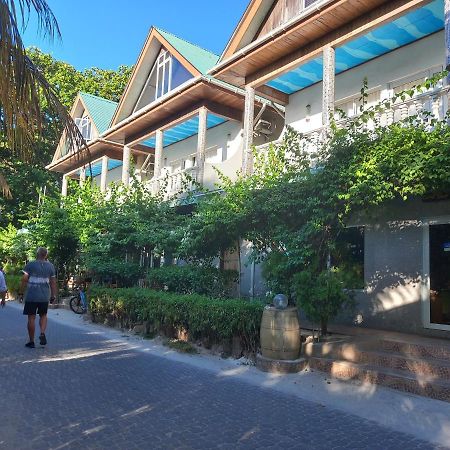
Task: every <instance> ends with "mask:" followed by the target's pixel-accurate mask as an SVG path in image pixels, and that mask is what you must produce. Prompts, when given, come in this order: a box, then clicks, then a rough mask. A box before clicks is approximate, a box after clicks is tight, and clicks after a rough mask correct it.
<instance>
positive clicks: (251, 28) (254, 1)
mask: <svg viewBox="0 0 450 450" xmlns="http://www.w3.org/2000/svg"><path fill="white" fill-rule="evenodd" d="M274 3H275V0H250V2H249V4H248V6H247V8H246V10H245V11H244V14H242V17H241V19H240V20H239V23H238V24H237V25H236V28H235V30H234V31H233V34H232V35H231V38H230V40H229V41H228V43H227V45H226V46H225V49H224V51H223V53H222V55H221V57H220V60H224V59H227V58H228V57H230V56H231V55H233V54H234V53H236V52H237V51H238V50H240V49H241V48H243V47H245V46H246V45H248V44H250V42H252V41H253V40H254V38H255V36H256V34H257V32H258V30H259V28H260V27H261V25H262V23H263V22H264V19H265V18H266V16H267V13H268V12H269V11H270V10H271V8H272V7H273V5H274Z"/></svg>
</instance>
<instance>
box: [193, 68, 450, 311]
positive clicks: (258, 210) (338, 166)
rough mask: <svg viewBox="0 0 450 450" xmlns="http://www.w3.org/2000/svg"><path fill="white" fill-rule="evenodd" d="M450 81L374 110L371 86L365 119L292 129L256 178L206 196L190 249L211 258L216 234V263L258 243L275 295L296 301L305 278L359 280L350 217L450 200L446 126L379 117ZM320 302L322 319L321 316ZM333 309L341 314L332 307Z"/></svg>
mask: <svg viewBox="0 0 450 450" xmlns="http://www.w3.org/2000/svg"><path fill="white" fill-rule="evenodd" d="M445 75H446V74H445V73H443V74H439V75H437V76H436V77H434V78H433V79H431V80H427V81H426V83H424V84H423V85H420V86H417V87H416V88H413V89H411V90H408V91H406V92H403V93H400V94H397V95H396V96H394V98H392V99H389V100H385V101H383V102H381V103H380V104H379V105H376V106H374V107H371V108H367V106H366V102H365V101H364V98H365V94H366V88H367V82H365V86H363V88H362V92H361V96H362V99H363V101H362V105H363V107H362V111H361V114H360V115H359V116H358V117H356V118H353V119H351V120H350V119H348V118H345V121H344V122H341V123H340V124H339V127H338V126H336V125H333V126H332V127H331V128H330V129H328V130H324V133H325V132H326V135H322V136H321V137H319V138H318V139H317V140H312V139H311V138H308V137H306V136H303V135H302V134H300V133H297V132H295V131H294V130H288V132H287V133H286V135H285V137H284V140H283V141H282V142H281V143H280V144H276V145H270V146H269V147H268V149H266V150H265V151H262V152H259V153H257V152H256V151H255V152H254V158H255V171H254V173H253V174H252V175H250V176H248V177H246V176H244V175H242V174H241V175H238V177H237V179H236V180H235V181H233V180H231V179H229V178H226V177H224V176H222V180H221V185H220V186H219V191H221V192H223V193H224V194H221V195H219V194H216V195H213V196H205V197H204V200H203V203H202V205H201V207H200V208H199V209H198V210H197V211H196V212H195V213H194V215H193V221H194V223H196V224H197V225H198V224H200V225H198V228H199V230H196V236H194V240H191V246H192V245H194V250H196V251H197V252H198V253H200V252H202V251H203V252H204V250H202V243H204V242H206V243H208V249H209V248H210V246H209V242H210V240H211V239H212V234H209V233H210V231H213V232H214V233H217V234H214V236H216V235H219V242H220V246H216V248H214V247H213V248H214V254H215V255H217V254H218V251H219V249H220V250H223V249H224V248H226V247H227V246H232V245H233V243H234V242H236V241H237V239H238V238H243V239H246V240H248V241H250V242H252V245H253V258H254V259H255V260H256V261H257V262H263V265H264V275H265V278H266V280H267V281H268V285H269V288H270V289H271V290H276V291H278V292H280V291H283V292H285V293H286V294H288V295H289V296H290V297H291V301H292V299H293V298H294V297H295V294H296V290H297V289H296V288H295V283H294V280H295V279H296V277H297V274H299V273H301V272H305V271H307V273H310V274H313V275H312V276H313V277H314V278H315V279H317V280H321V281H323V282H325V281H326V282H327V284H326V286H327V289H328V287H329V286H330V283H329V281H327V280H326V279H325V278H324V277H325V275H323V274H324V273H326V272H327V271H328V270H329V267H331V266H336V267H337V270H338V271H339V273H340V274H341V276H342V277H343V279H346V280H347V282H349V281H348V280H350V279H352V278H353V279H354V278H355V275H358V271H359V272H360V268H359V269H358V268H357V267H356V266H352V267H351V268H350V267H348V265H347V264H346V263H345V261H343V260H344V259H345V258H343V255H344V254H345V249H343V248H342V245H341V243H340V242H339V240H340V237H341V236H343V234H344V230H345V225H346V223H347V221H348V220H349V219H350V217H351V216H352V215H353V214H355V213H358V212H361V211H364V212H367V211H370V210H371V209H372V208H373V207H375V206H378V205H380V204H382V203H384V202H387V201H390V200H395V199H398V200H402V201H405V200H407V199H410V198H414V197H419V198H420V197H424V196H430V195H434V194H438V195H442V194H447V195H448V194H449V193H450V181H449V178H448V173H449V170H450V152H448V148H449V144H448V142H450V140H449V138H450V135H449V133H450V128H449V126H448V124H447V120H443V121H439V120H438V119H437V118H435V117H433V116H432V114H431V113H429V112H426V111H423V112H421V113H420V114H419V115H416V116H414V117H411V118H409V119H407V120H403V121H400V122H396V123H393V124H391V125H388V126H386V125H385V124H383V123H381V122H380V121H379V120H378V119H377V117H379V116H380V117H381V116H382V115H383V113H386V111H388V110H389V109H390V108H392V105H393V104H394V103H396V102H399V101H403V100H405V99H407V98H409V97H411V96H412V95H414V94H415V93H416V92H418V91H419V92H420V91H423V90H426V89H430V88H432V87H433V86H434V85H435V84H436V83H437V81H438V80H439V79H440V78H442V76H445ZM221 230H223V234H222V235H221ZM192 234H193V235H194V233H192ZM195 239H196V240H195ZM195 247H196V248H195ZM200 254H201V253H200ZM345 271H348V272H349V273H345ZM350 282H351V283H352V284H353V282H352V280H350ZM327 298H328V297H327ZM329 298H331V297H329ZM319 303H320V302H318V304H317V308H318V311H323V308H322V307H321V306H320V304H319ZM330 303H331V304H330V308H331V311H334V309H333V308H334V306H333V305H334V303H335V302H333V301H331V300H330ZM338 303H339V302H338ZM321 314H322V315H324V313H323V312H322V313H321ZM327 314H331V312H329V313H327Z"/></svg>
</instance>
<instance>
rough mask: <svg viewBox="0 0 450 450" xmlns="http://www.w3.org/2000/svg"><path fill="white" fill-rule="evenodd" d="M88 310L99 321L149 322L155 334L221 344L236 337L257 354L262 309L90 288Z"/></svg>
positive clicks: (146, 292) (234, 302) (238, 303)
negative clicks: (171, 332)
mask: <svg viewBox="0 0 450 450" xmlns="http://www.w3.org/2000/svg"><path fill="white" fill-rule="evenodd" d="M89 304H90V310H91V312H92V314H93V315H94V317H95V318H97V319H98V320H105V318H106V317H107V316H108V315H109V316H112V317H114V318H115V319H116V320H119V321H120V322H121V323H122V324H124V325H125V324H126V325H128V326H132V325H133V324H134V323H136V322H139V321H148V322H150V323H151V324H152V325H153V326H154V327H156V328H157V329H158V330H165V329H167V328H168V327H169V328H173V329H184V330H186V331H187V332H188V333H189V336H190V337H192V339H209V340H210V342H212V343H214V342H217V343H220V342H222V341H223V340H230V339H232V337H233V336H238V337H239V338H240V340H241V343H242V345H243V348H244V349H245V350H248V351H253V352H254V351H256V349H257V346H258V345H259V327H260V323H261V317H262V312H263V305H262V304H261V303H259V302H250V301H244V300H233V299H228V300H222V299H213V298H209V297H206V296H202V295H195V294H194V295H180V294H174V293H169V292H158V291H154V290H150V289H141V288H121V289H108V288H98V287H94V288H92V290H91V292H90V293H89Z"/></svg>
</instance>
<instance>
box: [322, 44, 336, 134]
mask: <svg viewBox="0 0 450 450" xmlns="http://www.w3.org/2000/svg"><path fill="white" fill-rule="evenodd" d="M334 78H335V51H334V48H333V47H330V46H328V47H325V48H324V49H323V95H322V125H323V126H324V127H328V126H330V124H331V120H332V118H333V115H334Z"/></svg>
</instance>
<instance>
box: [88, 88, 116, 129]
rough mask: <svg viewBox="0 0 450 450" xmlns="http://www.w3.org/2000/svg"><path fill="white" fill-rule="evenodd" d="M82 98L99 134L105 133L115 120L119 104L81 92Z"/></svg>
mask: <svg viewBox="0 0 450 450" xmlns="http://www.w3.org/2000/svg"><path fill="white" fill-rule="evenodd" d="M80 97H81V98H82V99H83V102H84V104H85V105H86V108H87V110H88V113H89V116H90V117H91V119H92V120H93V122H94V124H95V126H96V128H97V130H98V132H99V134H102V133H103V132H105V131H106V130H107V129H108V128H109V126H110V124H111V120H112V118H113V115H114V113H115V111H116V108H117V103H116V102H113V101H111V100H106V98H102V97H97V96H96V95H92V94H87V93H86V92H80Z"/></svg>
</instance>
